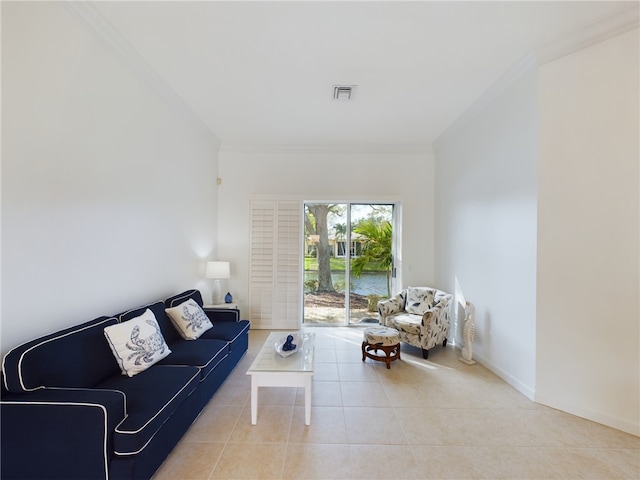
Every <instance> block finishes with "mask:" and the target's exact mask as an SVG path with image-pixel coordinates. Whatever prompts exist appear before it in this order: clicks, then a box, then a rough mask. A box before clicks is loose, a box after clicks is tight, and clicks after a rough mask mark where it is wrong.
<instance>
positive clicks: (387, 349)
mask: <svg viewBox="0 0 640 480" xmlns="http://www.w3.org/2000/svg"><path fill="white" fill-rule="evenodd" d="M378 350H382V351H383V352H384V353H385V356H382V355H377V353H378ZM372 351H373V353H371V352H372ZM367 357H369V358H370V359H371V360H378V361H380V362H385V363H386V364H387V368H391V362H393V361H394V360H399V359H400V336H399V335H398V331H397V330H396V329H395V328H389V327H369V328H365V330H364V340H363V341H362V361H363V362H364V361H365V359H366V358H367Z"/></svg>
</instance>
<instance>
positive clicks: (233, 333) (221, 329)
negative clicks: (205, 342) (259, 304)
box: [200, 320, 251, 344]
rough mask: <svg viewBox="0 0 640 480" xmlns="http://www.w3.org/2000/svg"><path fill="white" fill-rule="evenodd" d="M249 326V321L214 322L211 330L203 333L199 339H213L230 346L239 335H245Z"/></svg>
mask: <svg viewBox="0 0 640 480" xmlns="http://www.w3.org/2000/svg"><path fill="white" fill-rule="evenodd" d="M250 326H251V324H250V323H249V320H240V321H239V322H215V323H214V324H213V328H210V329H209V330H207V331H206V332H204V333H203V334H202V336H201V337H200V338H201V339H205V338H207V339H212V338H215V339H218V340H224V341H226V342H229V343H231V344H232V343H233V342H235V341H236V339H237V338H238V337H239V336H240V335H246V333H247V332H248V331H249V328H250Z"/></svg>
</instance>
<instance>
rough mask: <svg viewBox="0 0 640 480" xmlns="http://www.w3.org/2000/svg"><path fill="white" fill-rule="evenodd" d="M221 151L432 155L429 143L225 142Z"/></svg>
mask: <svg viewBox="0 0 640 480" xmlns="http://www.w3.org/2000/svg"><path fill="white" fill-rule="evenodd" d="M220 153H248V154H256V153H258V154H260V153H262V154H265V153H283V154H286V153H300V154H314V153H315V154H334V155H335V154H356V155H357V154H366V155H371V154H378V155H392V154H401V155H431V154H433V149H432V148H431V146H429V145H391V144H388V145H382V144H381V145H373V144H366V145H365V144H363V145H246V144H223V145H222V146H221V147H220Z"/></svg>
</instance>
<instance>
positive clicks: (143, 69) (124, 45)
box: [62, 1, 221, 149]
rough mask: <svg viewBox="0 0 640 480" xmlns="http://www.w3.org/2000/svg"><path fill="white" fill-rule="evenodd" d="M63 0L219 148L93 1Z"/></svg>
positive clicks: (155, 91) (74, 13)
mask: <svg viewBox="0 0 640 480" xmlns="http://www.w3.org/2000/svg"><path fill="white" fill-rule="evenodd" d="M62 4H63V5H64V7H65V8H66V9H67V11H69V12H70V13H71V14H72V15H73V16H75V17H76V18H78V19H79V20H81V21H82V22H83V23H84V24H85V25H87V26H88V27H89V29H90V30H91V31H92V32H94V33H95V34H96V35H97V36H98V37H99V38H100V40H101V41H102V42H103V43H104V44H105V45H106V46H107V47H108V48H110V49H111V50H112V51H113V52H114V53H115V54H116V55H117V56H118V57H119V58H120V59H122V60H124V61H125V63H127V64H128V65H129V66H130V67H131V68H132V69H133V70H134V71H135V72H136V74H137V75H138V76H139V77H140V78H141V79H142V80H143V82H144V83H145V84H146V85H147V86H148V87H149V89H151V91H153V92H154V93H155V94H156V95H158V96H159V97H160V98H161V99H162V100H163V101H164V102H165V103H166V104H167V105H168V106H169V107H170V108H172V109H173V110H174V111H176V112H177V113H178V114H179V115H180V116H181V117H182V118H183V119H184V120H185V121H186V122H187V124H189V125H190V126H191V128H193V129H194V130H195V131H196V132H198V133H199V134H200V135H202V136H203V137H204V138H205V139H206V140H207V141H209V142H210V143H211V144H212V145H213V146H214V148H216V149H219V148H220V143H221V142H220V140H219V139H218V137H217V136H216V135H215V134H214V133H213V132H212V131H211V129H209V127H207V125H206V124H205V123H204V122H203V121H202V119H201V118H200V117H199V116H198V115H196V114H195V112H194V111H193V110H192V109H191V108H189V106H188V105H187V104H186V102H185V101H184V100H183V99H182V97H180V95H178V94H177V93H176V91H175V90H173V89H172V88H171V87H170V86H169V85H168V84H167V82H165V81H164V79H163V78H162V77H161V76H160V74H159V73H158V72H157V71H156V70H155V69H154V68H153V67H152V66H151V65H149V63H147V61H146V60H145V59H144V58H143V57H142V56H141V55H140V54H139V53H138V52H137V51H136V50H135V49H134V48H133V47H132V46H131V44H130V43H129V42H127V40H125V39H124V38H123V37H122V35H120V33H119V32H118V31H117V30H116V29H115V27H114V26H113V25H111V23H110V22H109V21H108V20H107V19H106V18H105V17H104V16H103V15H102V14H101V13H100V11H99V10H98V9H97V8H96V6H95V5H94V4H93V2H90V1H86V2H77V1H75V2H74V1H64V2H63V3H62Z"/></svg>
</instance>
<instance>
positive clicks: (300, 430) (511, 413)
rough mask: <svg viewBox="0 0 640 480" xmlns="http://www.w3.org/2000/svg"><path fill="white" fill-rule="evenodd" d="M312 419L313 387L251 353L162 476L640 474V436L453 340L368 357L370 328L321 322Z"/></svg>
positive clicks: (253, 344)
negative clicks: (255, 384)
mask: <svg viewBox="0 0 640 480" xmlns="http://www.w3.org/2000/svg"><path fill="white" fill-rule="evenodd" d="M308 330H310V331H314V332H315V333H316V360H315V361H316V364H315V366H316V371H315V375H314V379H313V396H312V410H311V425H310V426H305V425H304V394H303V390H302V389H296V388H261V389H260V401H259V409H258V424H257V425H255V426H253V425H251V412H250V383H251V382H250V377H248V376H247V375H246V371H247V369H248V368H249V365H250V364H251V362H252V361H253V358H254V356H255V355H256V353H257V351H258V350H259V349H260V347H261V346H262V344H263V342H264V340H265V338H266V337H267V335H268V333H269V332H268V331H265V330H254V331H252V332H251V333H250V337H249V338H250V340H249V352H248V353H247V355H246V356H245V358H244V359H243V360H242V361H241V362H240V363H239V364H238V365H237V366H236V368H235V370H234V371H233V372H232V374H231V375H230V376H229V378H227V380H226V381H225V383H224V384H223V385H222V386H221V388H220V389H219V390H218V392H217V393H216V394H215V396H214V397H213V398H212V400H211V401H210V402H209V404H208V405H207V407H206V408H205V409H204V411H203V412H202V414H201V415H200V417H199V418H198V419H197V420H196V422H195V423H194V424H193V425H192V426H191V428H190V430H189V431H188V432H187V433H186V434H185V436H184V437H183V439H182V441H181V442H180V443H179V444H178V446H177V447H176V448H175V449H174V451H173V453H172V454H171V455H170V456H169V457H168V458H167V460H166V461H165V463H164V464H163V465H162V466H161V468H160V469H159V470H158V472H157V473H156V475H155V476H154V480H168V479H180V480H183V479H184V480H186V479H194V480H200V479H202V480H204V479H292V480H294V479H377V478H379V479H394V480H395V479H545V480H546V479H607V480H609V479H639V478H640V438H639V437H636V436H633V435H629V434H626V433H623V432H620V431H618V430H614V429H612V428H608V427H605V426H602V425H599V424H597V423H593V422H590V421H588V420H584V419H581V418H578V417H575V416H573V415H569V414H566V413H563V412H559V411H557V410H553V409H551V408H547V407H544V406H542V405H539V404H536V403H534V402H532V401H530V400H528V399H527V398H526V397H525V396H523V395H522V394H520V393H519V392H518V391H516V390H515V389H513V388H512V387H511V386H509V385H507V384H506V383H505V382H504V381H502V380H501V379H500V378H498V377H497V376H495V375H494V374H493V373H491V372H490V371H488V370H487V369H485V368H484V367H482V366H481V365H473V366H468V365H465V364H463V363H461V362H459V361H458V357H459V351H458V350H456V349H455V348H454V347H452V346H448V347H447V348H436V349H434V350H432V351H431V352H430V354H429V361H426V360H423V359H422V355H421V352H420V350H418V349H416V348H412V347H411V346H408V345H405V344H403V345H402V359H401V360H398V361H395V362H392V364H391V369H390V370H387V368H386V366H385V364H384V363H382V362H374V361H372V360H369V359H367V360H366V362H365V363H363V362H362V355H361V350H360V345H361V342H362V329H361V328H355V327H327V328H322V327H315V328H309V329H308Z"/></svg>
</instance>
